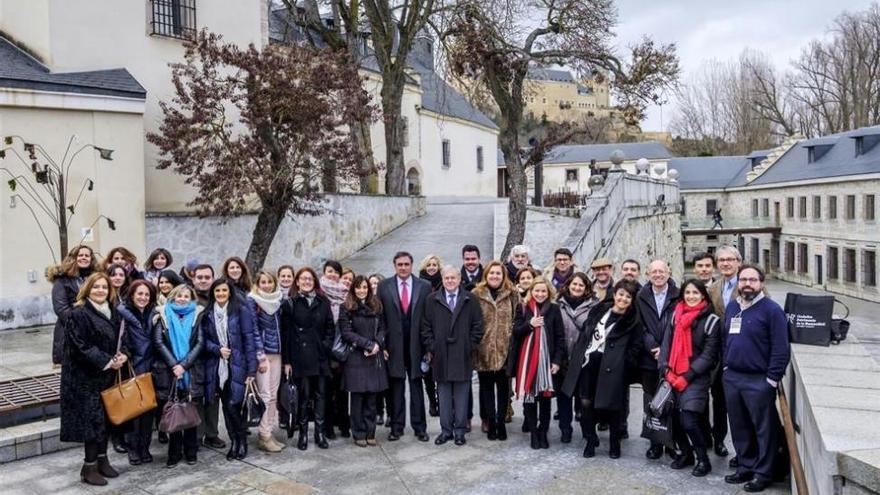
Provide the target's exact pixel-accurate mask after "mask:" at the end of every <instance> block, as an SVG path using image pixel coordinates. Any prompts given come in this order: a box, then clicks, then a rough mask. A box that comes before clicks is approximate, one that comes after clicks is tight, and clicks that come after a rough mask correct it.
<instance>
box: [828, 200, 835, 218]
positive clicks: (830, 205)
mask: <svg viewBox="0 0 880 495" xmlns="http://www.w3.org/2000/svg"><path fill="white" fill-rule="evenodd" d="M828 219H829V220H837V196H828Z"/></svg>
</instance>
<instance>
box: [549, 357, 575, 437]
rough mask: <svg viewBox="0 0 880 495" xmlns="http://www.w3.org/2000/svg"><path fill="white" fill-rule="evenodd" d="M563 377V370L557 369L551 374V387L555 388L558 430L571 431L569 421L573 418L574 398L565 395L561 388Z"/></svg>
mask: <svg viewBox="0 0 880 495" xmlns="http://www.w3.org/2000/svg"><path fill="white" fill-rule="evenodd" d="M564 379H565V371H564V370H559V372H558V373H556V374H555V375H553V388H554V389H555V390H556V411H557V412H559V431H562V432H566V431H567V432H570V431H572V428H571V422H572V420H574V398H572V397H571V396H568V395H565V394H563V393H562V392H560V390H562V382H563V381H564Z"/></svg>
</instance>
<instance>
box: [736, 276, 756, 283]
mask: <svg viewBox="0 0 880 495" xmlns="http://www.w3.org/2000/svg"><path fill="white" fill-rule="evenodd" d="M739 281H740V282H744V283H747V284H757V283H758V282H760V281H761V279H760V278H754V277H750V278H740V279H739Z"/></svg>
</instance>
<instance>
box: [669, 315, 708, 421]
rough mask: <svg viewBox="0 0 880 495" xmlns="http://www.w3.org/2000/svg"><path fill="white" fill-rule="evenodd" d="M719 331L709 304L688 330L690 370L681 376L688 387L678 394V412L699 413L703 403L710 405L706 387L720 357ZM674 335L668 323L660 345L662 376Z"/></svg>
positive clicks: (672, 327)
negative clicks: (689, 331)
mask: <svg viewBox="0 0 880 495" xmlns="http://www.w3.org/2000/svg"><path fill="white" fill-rule="evenodd" d="M672 320H674V318H673V319H672ZM722 330H723V328H722V324H721V320H720V318H718V315H716V314H715V313H714V308H713V307H712V303H711V301H710V302H709V305H708V306H707V307H706V309H704V310H703V311H702V312H701V313H700V316H698V317H697V319H696V320H695V321H694V325H693V327H692V329H691V345H692V349H693V352H692V353H691V359H690V365H691V366H690V369H689V370H688V371H687V372H686V373H685V374H684V375H683V376H684V378H685V380H687V381H688V386H687V388H685V389H684V392H681V393H680V394H679V395H678V407H679V408H680V409H683V410H685V411H694V412H702V411H704V410H705V409H706V404H708V402H709V388H710V387H711V386H712V378H713V376H712V372H713V371H714V370H715V366H716V365H717V364H718V361H719V360H720V358H721V332H722ZM674 334H675V322H674V321H670V326H669V328H668V329H667V331H666V333H665V334H664V338H663V343H662V344H661V345H660V358H659V359H658V368H659V370H660V376H661V377H663V376H664V375H665V374H666V368H667V366H668V363H669V350H670V348H671V346H672V338H673V336H674Z"/></svg>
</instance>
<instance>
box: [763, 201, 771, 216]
mask: <svg viewBox="0 0 880 495" xmlns="http://www.w3.org/2000/svg"><path fill="white" fill-rule="evenodd" d="M761 216H762V217H764V218H769V217H770V200H769V199H768V198H764V199H762V200H761Z"/></svg>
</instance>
